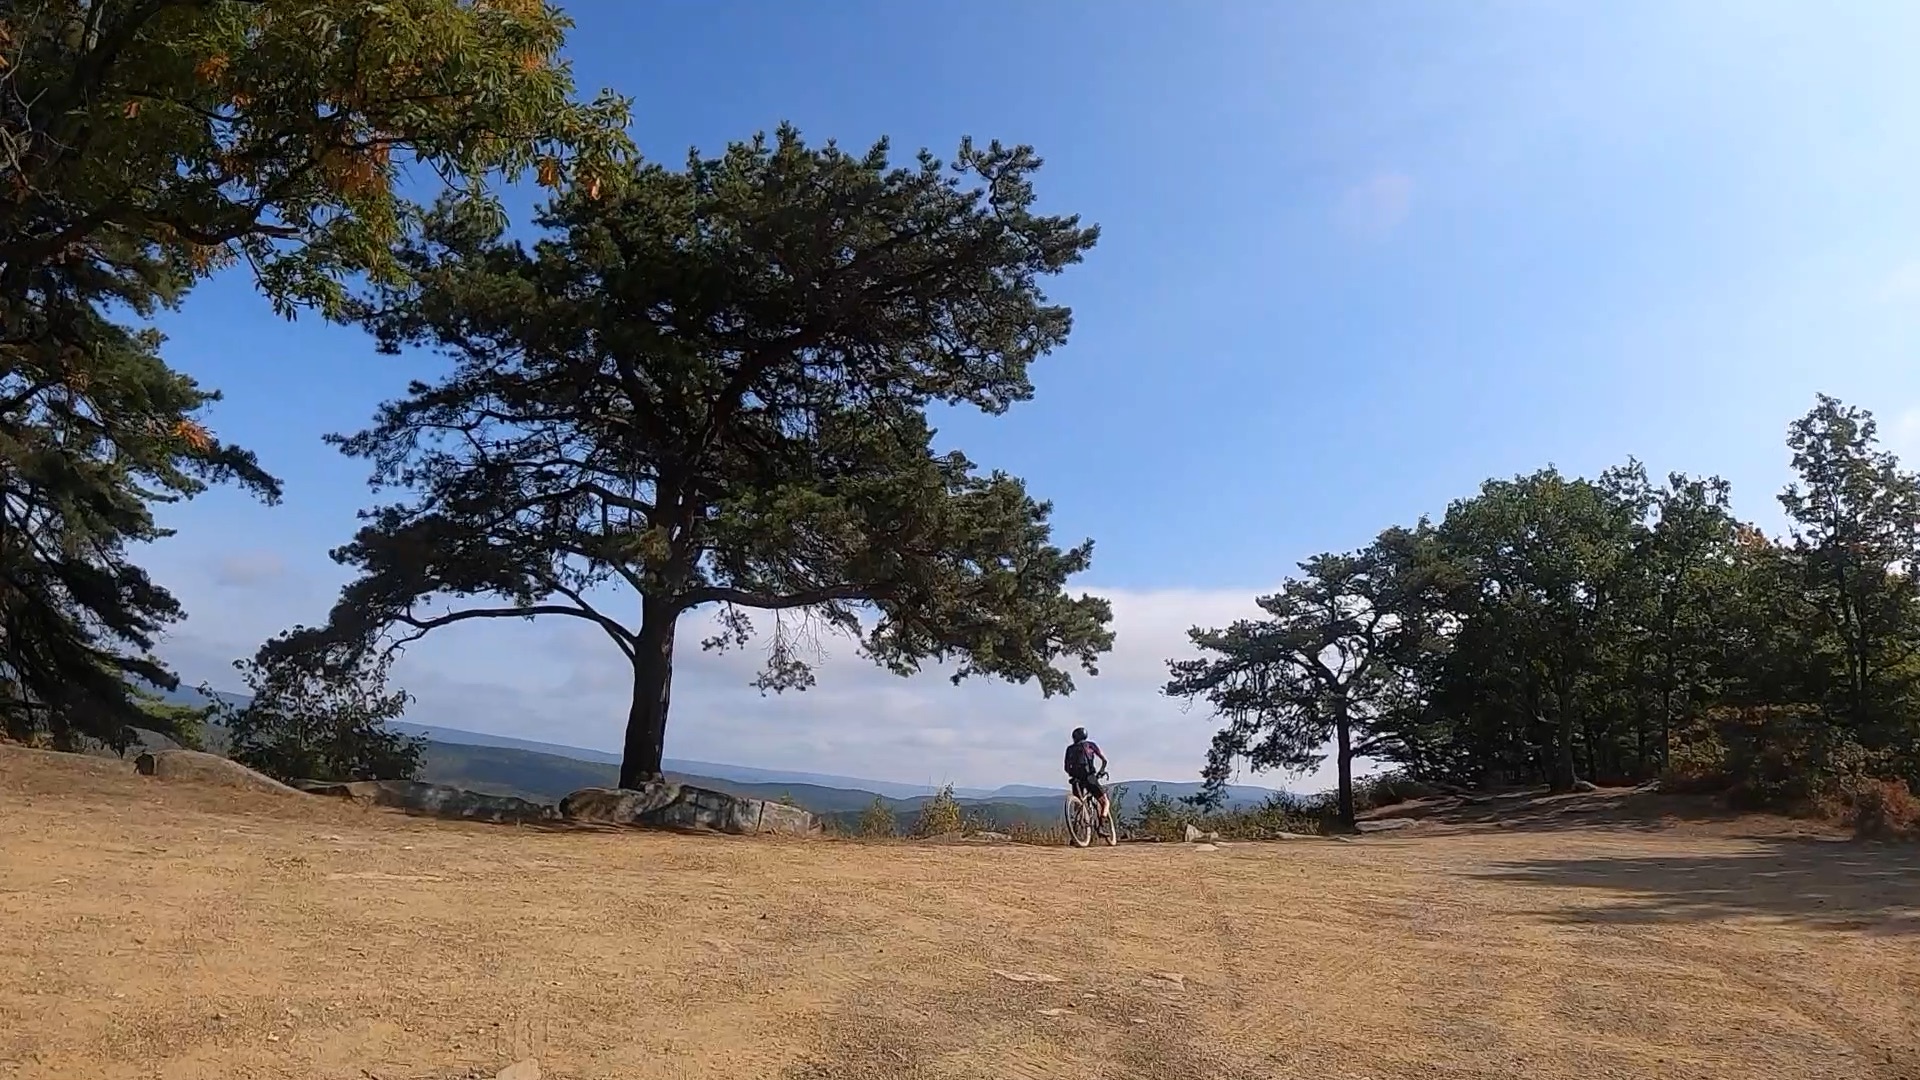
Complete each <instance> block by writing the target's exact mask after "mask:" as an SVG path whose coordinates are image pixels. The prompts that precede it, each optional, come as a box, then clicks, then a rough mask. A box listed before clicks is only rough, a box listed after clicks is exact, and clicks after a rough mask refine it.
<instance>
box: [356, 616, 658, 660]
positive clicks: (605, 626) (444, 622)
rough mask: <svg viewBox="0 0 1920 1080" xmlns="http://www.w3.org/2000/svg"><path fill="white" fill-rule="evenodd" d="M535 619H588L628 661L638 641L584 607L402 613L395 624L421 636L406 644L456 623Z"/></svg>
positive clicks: (412, 636)
mask: <svg viewBox="0 0 1920 1080" xmlns="http://www.w3.org/2000/svg"><path fill="white" fill-rule="evenodd" d="M535 615H571V616H573V617H574V618H576V619H585V620H587V621H588V622H593V623H598V624H599V625H600V628H601V629H602V630H605V631H606V632H607V636H608V637H611V638H612V639H613V640H614V642H615V644H617V645H619V646H620V648H621V649H622V651H624V652H625V653H626V654H627V657H628V658H629V659H631V658H632V657H633V650H634V645H635V641H636V638H635V636H634V634H633V632H632V631H630V630H628V629H627V628H626V627H624V626H621V625H620V624H619V623H617V622H615V621H614V620H613V619H610V618H608V617H607V616H605V615H602V614H600V613H599V612H597V611H594V610H593V609H592V608H589V607H586V606H584V605H583V606H581V607H569V606H567V605H566V604H530V605H528V606H526V607H504V608H467V609H466V610H464V611H452V612H448V613H447V614H445V615H436V616H434V617H433V618H431V619H422V618H418V617H416V616H414V615H413V614H411V613H402V614H400V615H398V616H396V617H395V619H394V621H395V622H401V623H405V624H407V625H408V626H411V627H413V628H414V629H415V630H418V631H419V632H420V633H419V634H414V635H411V636H410V637H408V638H406V639H405V641H417V640H419V638H420V636H421V635H424V634H425V633H426V632H427V631H429V630H438V629H439V628H441V627H443V626H452V625H453V624H454V623H459V622H466V621H467V620H469V619H525V618H531V617H533V616H535ZM402 643H404V642H402Z"/></svg>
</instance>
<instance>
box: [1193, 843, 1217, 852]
mask: <svg viewBox="0 0 1920 1080" xmlns="http://www.w3.org/2000/svg"><path fill="white" fill-rule="evenodd" d="M1193 850H1195V851H1219V850H1220V849H1219V848H1218V847H1217V846H1215V845H1213V844H1195V845H1193Z"/></svg>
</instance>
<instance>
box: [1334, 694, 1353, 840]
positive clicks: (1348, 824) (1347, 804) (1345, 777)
mask: <svg viewBox="0 0 1920 1080" xmlns="http://www.w3.org/2000/svg"><path fill="white" fill-rule="evenodd" d="M1333 726H1334V734H1335V737H1336V738H1337V739H1338V741H1339V762H1340V810H1339V813H1340V827H1341V828H1343V829H1347V830H1349V831H1352V830H1353V829H1354V828H1355V825H1354V819H1353V722H1352V721H1351V720H1349V719H1348V718H1347V709H1346V703H1345V702H1342V703H1341V704H1340V705H1339V706H1338V710H1337V712H1336V713H1335V715H1334V720H1333Z"/></svg>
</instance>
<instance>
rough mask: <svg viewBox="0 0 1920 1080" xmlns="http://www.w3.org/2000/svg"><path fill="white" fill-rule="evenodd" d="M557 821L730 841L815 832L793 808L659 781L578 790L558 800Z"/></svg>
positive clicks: (813, 824) (809, 816)
mask: <svg viewBox="0 0 1920 1080" xmlns="http://www.w3.org/2000/svg"><path fill="white" fill-rule="evenodd" d="M560 815H561V816H562V817H564V818H566V819H567V820H568V821H585V822H593V823H595V824H600V825H624V826H628V827H632V828H643V829H685V830H688V831H694V832H723V833H732V834H733V835H735V836H752V835H754V834H758V833H779V834H783V835H788V836H808V835H811V834H813V833H816V832H819V831H820V824H819V822H818V821H816V820H815V818H814V816H813V815H812V814H810V813H808V812H807V811H805V810H802V809H800V808H799V807H797V806H788V805H786V804H785V803H777V802H768V801H766V800H765V799H750V798H747V797H745V796H742V795H729V794H727V793H726V792H724V791H712V790H709V789H707V788H701V787H694V786H692V785H690V784H675V783H672V782H670V781H665V780H660V781H654V782H651V783H648V784H646V785H644V786H642V787H639V788H633V789H624V788H582V789H580V790H579V791H576V792H574V793H573V794H571V795H568V796H567V797H566V798H564V799H562V800H560Z"/></svg>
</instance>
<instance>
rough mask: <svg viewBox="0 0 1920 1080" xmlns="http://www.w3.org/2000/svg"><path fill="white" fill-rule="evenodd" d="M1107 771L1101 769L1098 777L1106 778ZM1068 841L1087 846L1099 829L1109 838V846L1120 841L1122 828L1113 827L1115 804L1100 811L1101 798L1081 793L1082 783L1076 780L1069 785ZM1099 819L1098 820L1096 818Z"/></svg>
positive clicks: (1079, 845) (1102, 834)
mask: <svg viewBox="0 0 1920 1080" xmlns="http://www.w3.org/2000/svg"><path fill="white" fill-rule="evenodd" d="M1106 778H1107V771H1106V770H1105V769H1102V770H1100V775H1099V777H1098V779H1101V780H1105V779H1106ZM1066 812H1067V842H1068V843H1070V844H1072V845H1073V846H1074V847H1080V848H1083V847H1086V846H1087V845H1089V844H1091V843H1093V834H1094V832H1095V831H1098V832H1099V833H1100V835H1101V836H1104V837H1106V838H1107V846H1108V847H1112V846H1114V845H1115V844H1118V843H1119V842H1120V830H1118V829H1116V828H1114V827H1113V805H1112V804H1111V803H1109V804H1108V805H1107V812H1106V813H1105V814H1101V813H1100V800H1099V799H1096V798H1094V797H1093V796H1091V795H1082V794H1081V793H1080V784H1079V782H1078V781H1075V782H1073V783H1071V784H1069V785H1068V787H1067V806H1066ZM1096 818H1098V819H1099V820H1098V821H1096V820H1095V819H1096Z"/></svg>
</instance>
